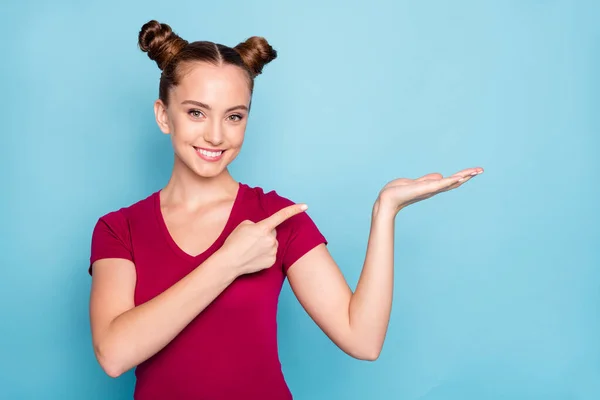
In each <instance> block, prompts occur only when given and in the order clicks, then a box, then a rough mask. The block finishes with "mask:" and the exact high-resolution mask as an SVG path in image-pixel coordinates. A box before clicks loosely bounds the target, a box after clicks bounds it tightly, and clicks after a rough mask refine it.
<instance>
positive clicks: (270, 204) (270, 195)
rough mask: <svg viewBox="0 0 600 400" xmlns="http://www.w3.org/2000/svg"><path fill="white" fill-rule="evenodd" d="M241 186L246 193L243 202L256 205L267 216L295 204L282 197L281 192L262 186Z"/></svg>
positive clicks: (284, 196)
mask: <svg viewBox="0 0 600 400" xmlns="http://www.w3.org/2000/svg"><path fill="white" fill-rule="evenodd" d="M242 185H243V186H244V188H245V191H246V193H245V194H244V197H245V199H244V200H245V201H247V202H248V201H249V202H253V203H256V204H257V205H258V206H259V207H260V208H262V209H263V210H264V211H265V212H267V213H268V214H269V215H270V214H273V213H275V212H277V211H279V210H280V209H282V208H284V207H287V206H290V205H292V204H295V203H294V202H293V201H292V200H291V199H290V198H288V197H287V196H286V195H283V194H282V192H280V191H278V190H276V189H272V188H269V189H267V188H265V187H262V186H250V185H247V184H242Z"/></svg>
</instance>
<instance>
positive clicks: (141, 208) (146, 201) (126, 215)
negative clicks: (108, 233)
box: [98, 191, 160, 225]
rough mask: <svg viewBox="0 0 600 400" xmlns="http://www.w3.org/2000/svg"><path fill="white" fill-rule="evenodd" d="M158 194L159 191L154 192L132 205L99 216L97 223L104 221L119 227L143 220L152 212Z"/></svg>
mask: <svg viewBox="0 0 600 400" xmlns="http://www.w3.org/2000/svg"><path fill="white" fill-rule="evenodd" d="M159 193H160V191H155V192H153V193H151V194H149V195H147V196H146V197H144V198H142V199H140V200H137V201H135V202H133V203H129V204H128V205H125V206H121V207H119V208H114V209H112V210H110V211H107V212H105V213H104V214H101V216H100V217H99V218H98V219H99V221H104V222H106V223H110V224H117V225H121V224H124V223H127V221H129V220H130V219H136V218H145V217H147V216H148V214H150V213H152V212H154V207H155V202H156V196H158V195H159Z"/></svg>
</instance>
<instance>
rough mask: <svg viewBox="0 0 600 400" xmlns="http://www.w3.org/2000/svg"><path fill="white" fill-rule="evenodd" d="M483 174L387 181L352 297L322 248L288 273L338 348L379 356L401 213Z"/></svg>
mask: <svg viewBox="0 0 600 400" xmlns="http://www.w3.org/2000/svg"><path fill="white" fill-rule="evenodd" d="M482 172H483V169H481V168H469V169H466V170H463V171H460V172H458V173H456V174H454V175H452V176H450V177H448V178H443V177H442V176H441V175H440V174H428V175H425V176H423V177H421V178H418V179H415V180H413V179H406V178H401V179H396V180H394V181H392V182H390V183H388V184H387V185H386V186H385V187H384V188H383V189H382V190H381V192H380V193H379V196H378V198H377V200H376V201H375V204H374V206H373V212H372V220H371V230H370V234H369V240H368V244H367V253H366V256H365V261H364V265H363V269H362V272H361V275H360V278H359V280H358V284H357V286H356V290H355V291H354V293H353V292H352V290H351V289H350V287H349V286H348V284H347V282H346V280H345V278H344V276H343V275H342V273H341V271H340V268H339V267H338V265H337V264H336V262H335V261H334V259H333V258H332V257H331V254H330V253H329V251H328V249H327V247H326V246H325V245H324V244H321V245H319V246H317V247H315V248H314V249H312V250H311V251H309V252H308V253H306V254H305V255H304V256H302V257H301V258H299V259H298V261H296V262H295V263H294V265H292V266H291V267H290V268H289V269H288V272H287V276H288V281H289V282H290V287H291V288H292V290H293V292H294V293H295V295H296V297H297V298H298V300H299V301H300V303H301V304H302V306H303V307H304V309H305V310H306V312H307V313H308V314H309V315H310V317H311V318H312V319H313V320H314V321H315V323H316V324H317V325H318V326H319V327H320V328H321V329H322V330H323V332H324V333H325V334H326V335H327V336H328V337H329V338H330V339H331V340H332V341H333V342H334V343H335V344H336V345H337V346H338V347H339V348H340V349H342V350H343V351H344V352H346V353H347V354H349V355H350V356H352V357H355V358H358V359H361V360H371V361H373V360H376V359H377V358H378V357H379V354H380V352H381V349H382V347H383V342H384V339H385V335H386V332H387V327H388V323H389V320H390V312H391V308H392V292H393V282H394V223H395V218H396V215H397V213H398V212H399V211H400V210H401V209H403V208H405V207H406V206H408V205H410V204H413V203H416V202H418V201H421V200H424V199H427V198H429V197H432V196H434V195H436V194H438V193H442V192H445V191H448V190H451V189H455V188H457V187H459V186H461V185H462V184H463V183H465V182H467V181H468V180H469V179H471V178H472V177H473V176H476V175H477V174H480V173H482Z"/></svg>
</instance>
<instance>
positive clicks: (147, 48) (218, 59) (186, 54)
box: [138, 20, 277, 105]
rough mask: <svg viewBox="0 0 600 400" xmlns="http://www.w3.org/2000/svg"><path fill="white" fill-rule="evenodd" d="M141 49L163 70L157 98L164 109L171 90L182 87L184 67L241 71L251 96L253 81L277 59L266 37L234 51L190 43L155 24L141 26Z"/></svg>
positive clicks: (166, 27)
mask: <svg viewBox="0 0 600 400" xmlns="http://www.w3.org/2000/svg"><path fill="white" fill-rule="evenodd" d="M138 46H139V47H140V49H141V50H142V51H144V52H146V53H148V57H149V58H150V59H151V60H154V61H156V64H158V68H160V69H161V70H162V74H161V76H160V85H159V91H158V92H159V94H158V97H159V98H160V99H161V100H162V101H163V102H164V103H165V105H166V104H168V92H169V89H170V88H171V87H173V86H176V85H178V84H179V82H180V80H181V77H182V75H183V74H184V71H185V69H184V67H185V66H189V64H191V63H193V62H198V61H202V62H208V63H211V64H213V65H223V64H231V65H236V66H238V67H240V68H242V69H243V70H244V71H246V72H247V73H248V83H249V85H250V93H252V91H253V89H254V78H256V76H258V75H260V73H261V72H262V69H263V67H264V66H265V65H266V64H268V63H269V62H271V61H273V60H274V59H275V58H276V57H277V52H276V51H275V50H274V49H273V48H272V47H271V45H269V43H268V42H267V40H266V39H265V38H263V37H259V36H253V37H251V38H249V39H247V40H246V41H245V42H242V43H240V44H238V45H237V46H235V47H228V46H225V45H222V44H218V43H213V42H208V41H197V42H192V43H189V42H188V41H187V40H184V39H182V38H181V37H180V36H179V35H177V34H176V33H174V32H173V30H172V29H171V27H170V26H169V25H167V24H162V23H160V22H158V21H155V20H152V21H149V22H147V23H145V24H144V26H142V29H141V30H140V33H139V37H138Z"/></svg>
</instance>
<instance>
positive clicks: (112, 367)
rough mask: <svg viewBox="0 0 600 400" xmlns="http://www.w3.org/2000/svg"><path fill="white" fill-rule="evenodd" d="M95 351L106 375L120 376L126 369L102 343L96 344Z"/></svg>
mask: <svg viewBox="0 0 600 400" xmlns="http://www.w3.org/2000/svg"><path fill="white" fill-rule="evenodd" d="M94 353H95V354H96V359H97V360H98V364H100V367H101V368H102V370H103V371H104V372H105V373H106V375H108V376H110V377H111V378H118V377H119V376H121V375H122V374H123V373H124V372H125V369H124V368H123V366H122V365H120V363H119V361H118V360H117V359H116V357H114V356H112V355H111V352H110V351H107V349H105V348H104V347H103V346H102V345H101V344H97V345H95V346H94Z"/></svg>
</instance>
